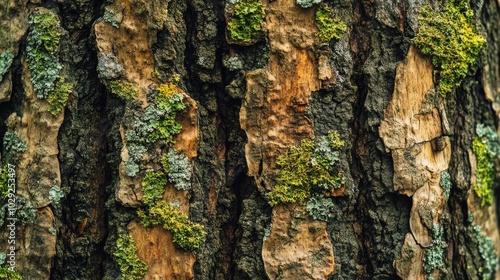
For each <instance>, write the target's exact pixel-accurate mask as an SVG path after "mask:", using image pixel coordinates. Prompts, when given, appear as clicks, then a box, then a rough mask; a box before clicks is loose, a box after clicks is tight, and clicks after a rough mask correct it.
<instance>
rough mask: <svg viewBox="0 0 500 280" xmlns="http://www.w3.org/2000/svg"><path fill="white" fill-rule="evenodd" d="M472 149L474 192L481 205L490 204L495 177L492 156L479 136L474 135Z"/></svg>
mask: <svg viewBox="0 0 500 280" xmlns="http://www.w3.org/2000/svg"><path fill="white" fill-rule="evenodd" d="M472 150H473V151H474V154H475V155H476V161H477V167H476V184H475V185H474V187H473V188H474V192H475V193H476V195H477V197H479V198H480V199H481V206H485V205H490V204H491V203H492V202H493V190H492V188H491V187H492V185H493V181H494V179H495V176H494V173H493V168H494V163H493V158H492V157H491V154H490V151H489V149H488V145H487V144H485V143H483V142H482V141H481V138H479V137H474V139H473V140H472Z"/></svg>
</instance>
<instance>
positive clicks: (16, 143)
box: [3, 131, 28, 153]
mask: <svg viewBox="0 0 500 280" xmlns="http://www.w3.org/2000/svg"><path fill="white" fill-rule="evenodd" d="M3 147H4V149H5V150H6V151H13V152H17V153H22V152H24V151H26V149H27V148H28V145H27V144H26V141H24V140H23V139H21V138H20V137H19V136H17V134H16V133H15V132H11V131H7V132H5V135H4V136H3Z"/></svg>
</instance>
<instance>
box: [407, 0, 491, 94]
mask: <svg viewBox="0 0 500 280" xmlns="http://www.w3.org/2000/svg"><path fill="white" fill-rule="evenodd" d="M418 21H419V31H418V34H417V36H416V37H415V38H414V39H413V41H412V42H413V44H414V45H415V46H417V47H418V48H419V49H420V51H421V52H422V53H423V54H426V55H430V56H431V58H432V64H433V65H434V66H435V67H436V74H437V76H438V77H439V79H438V81H439V82H438V84H439V92H440V93H441V94H442V95H446V94H447V93H450V92H451V91H452V90H453V87H454V86H459V85H460V83H461V82H462V80H463V78H465V76H466V74H467V71H468V69H469V66H470V65H471V64H472V63H474V61H475V60H476V56H477V55H478V53H479V51H480V50H481V47H482V46H483V44H484V43H485V39H484V38H483V37H482V36H481V35H479V34H478V32H477V30H476V25H475V22H474V13H473V11H472V10H471V9H470V8H469V4H468V1H465V0H450V1H449V2H448V4H447V5H446V6H445V7H444V8H442V9H441V10H440V11H437V10H435V9H434V8H433V7H432V6H430V5H426V6H423V7H422V8H421V9H420V12H419V16H418Z"/></svg>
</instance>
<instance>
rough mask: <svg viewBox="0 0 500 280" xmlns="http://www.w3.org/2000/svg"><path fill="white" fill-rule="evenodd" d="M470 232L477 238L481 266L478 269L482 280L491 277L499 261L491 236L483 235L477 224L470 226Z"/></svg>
mask: <svg viewBox="0 0 500 280" xmlns="http://www.w3.org/2000/svg"><path fill="white" fill-rule="evenodd" d="M472 233H473V234H474V235H475V238H476V240H477V246H478V251H479V255H480V257H481V261H482V266H481V267H480V268H479V269H478V271H479V273H480V274H481V277H482V279H483V280H487V279H492V278H491V277H492V275H493V273H494V272H495V271H496V270H497V266H498V261H499V259H498V255H497V253H496V251H495V244H494V243H493V240H491V238H489V237H487V236H484V235H483V230H482V228H481V227H480V226H478V225H476V226H473V227H472Z"/></svg>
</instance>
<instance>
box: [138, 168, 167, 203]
mask: <svg viewBox="0 0 500 280" xmlns="http://www.w3.org/2000/svg"><path fill="white" fill-rule="evenodd" d="M166 187H167V178H166V176H165V173H163V172H159V171H156V172H155V171H148V172H146V175H144V178H143V179H142V193H143V198H142V202H144V204H146V205H147V206H149V207H151V206H153V204H154V203H155V202H156V201H158V200H160V199H162V197H163V193H164V192H165V188H166Z"/></svg>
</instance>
